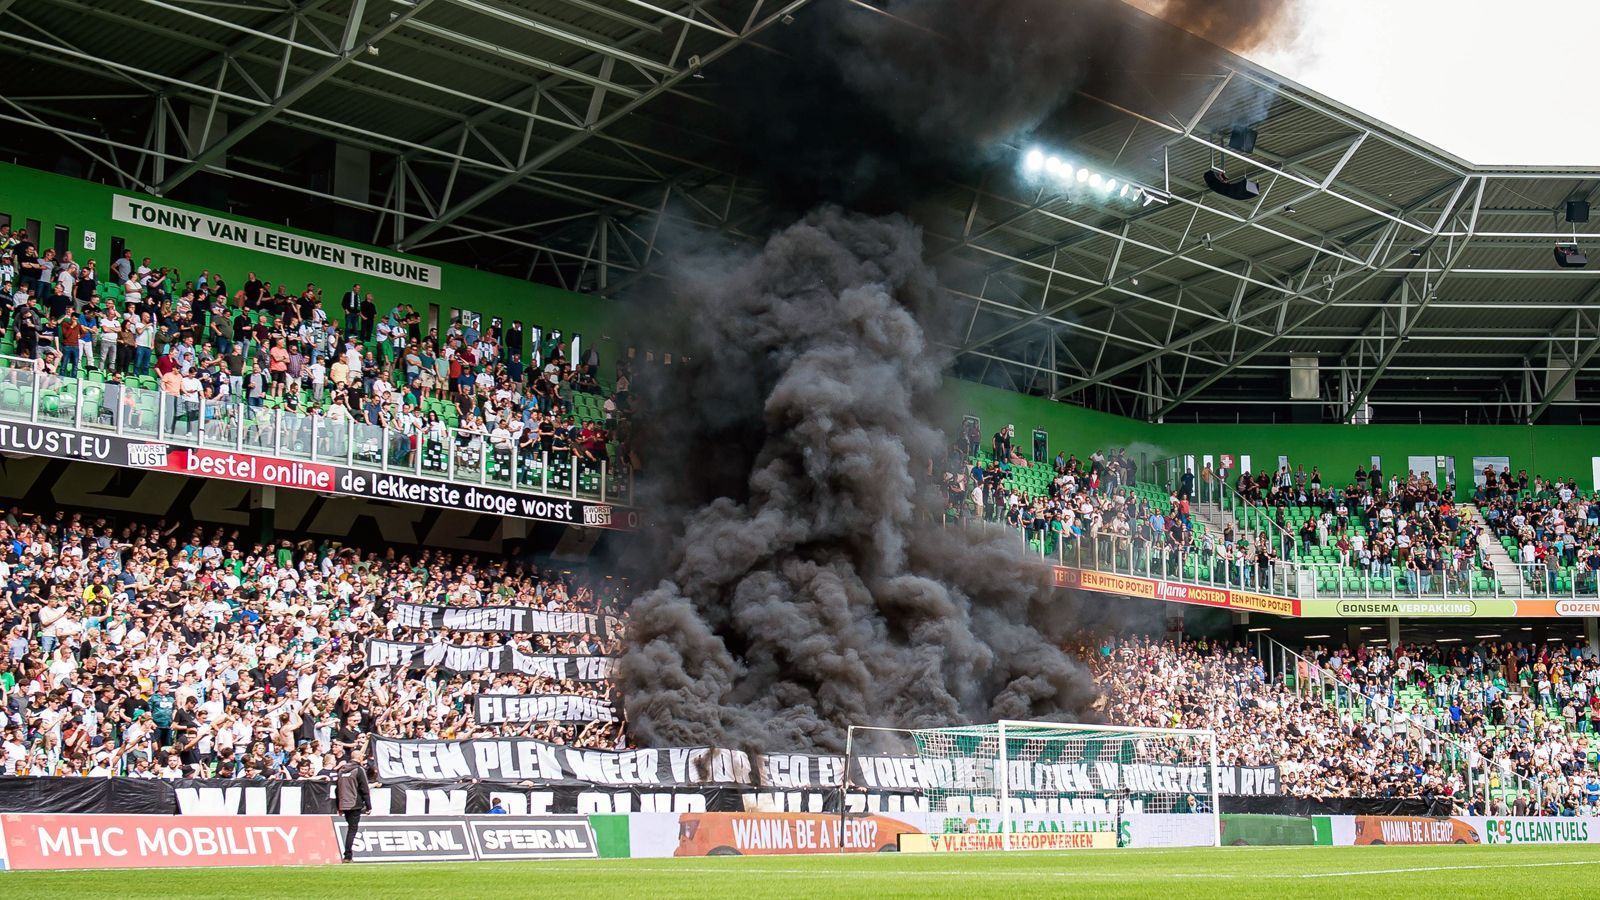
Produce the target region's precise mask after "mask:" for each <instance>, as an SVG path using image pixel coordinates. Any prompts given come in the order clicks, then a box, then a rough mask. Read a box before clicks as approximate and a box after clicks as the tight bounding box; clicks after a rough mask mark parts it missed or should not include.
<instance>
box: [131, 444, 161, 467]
mask: <svg viewBox="0 0 1600 900" xmlns="http://www.w3.org/2000/svg"><path fill="white" fill-rule="evenodd" d="M128 465H130V466H137V467H138V468H141V469H165V468H166V467H167V445H166V444H129V445H128Z"/></svg>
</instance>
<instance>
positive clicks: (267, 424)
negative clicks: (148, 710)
mask: <svg viewBox="0 0 1600 900" xmlns="http://www.w3.org/2000/svg"><path fill="white" fill-rule="evenodd" d="M0 420H11V421H21V422H32V423H38V424H42V425H53V426H56V427H59V428H71V429H74V430H82V431H86V432H96V431H100V432H110V433H115V434H118V435H127V436H135V437H145V438H149V439H152V440H156V441H162V442H165V443H170V444H177V445H182V446H193V447H201V448H210V449H216V450H223V451H226V450H231V451H235V452H242V453H252V454H258V455H262V456H272V457H279V458H283V459H294V460H304V461H308V462H320V463H326V464H331V465H344V466H351V467H355V468H366V469H373V470H376V471H384V472H401V473H410V474H413V475H420V476H425V477H433V478H438V479H441V480H446V481H451V482H457V483H464V484H478V485H490V486H494V487H498V488H503V489H507V490H514V491H526V492H528V493H530V494H539V495H546V496H559V497H574V498H584V499H597V500H600V501H602V502H615V503H627V502H629V501H630V500H631V499H632V496H633V474H632V472H630V471H628V470H627V468H626V467H621V466H613V465H611V464H610V463H609V462H608V461H606V460H600V461H597V462H594V463H590V462H586V461H585V460H583V459H581V458H580V456H579V455H578V454H577V453H576V452H568V453H557V454H552V453H546V452H542V451H541V452H534V451H532V450H529V449H527V448H518V447H514V446H512V445H511V444H510V443H509V442H505V441H502V442H499V443H497V442H496V440H495V438H494V436H493V435H492V434H491V433H489V432H485V431H480V430H473V429H467V428H449V427H434V428H432V429H431V430H428V429H425V430H422V431H420V432H411V431H405V430H400V429H398V428H394V427H385V426H383V425H373V424H369V423H366V422H362V421H357V420H356V419H354V418H352V417H351V416H350V415H349V414H347V413H346V411H344V409H343V408H342V407H338V408H335V409H334V410H333V411H332V414H328V413H315V412H304V411H294V410H290V409H287V408H282V407H269V406H266V405H265V404H264V403H263V404H259V405H258V404H255V403H251V402H244V401H236V400H233V399H231V398H230V399H225V400H222V401H216V400H208V399H206V398H204V397H199V398H192V399H191V398H185V397H184V396H182V395H174V394H169V393H167V392H165V391H162V390H160V389H158V388H149V387H136V386H133V385H130V384H127V383H124V382H119V381H116V380H102V379H100V378H97V377H95V376H89V377H85V378H69V377H65V376H61V375H53V374H49V373H46V372H44V371H43V370H42V369H41V368H40V367H39V366H38V365H37V364H36V363H35V362H34V361H33V360H29V359H23V358H19V357H0Z"/></svg>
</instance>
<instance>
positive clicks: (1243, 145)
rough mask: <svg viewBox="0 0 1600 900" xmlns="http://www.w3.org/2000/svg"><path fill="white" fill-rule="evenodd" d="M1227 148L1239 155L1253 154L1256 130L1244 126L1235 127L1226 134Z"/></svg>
mask: <svg viewBox="0 0 1600 900" xmlns="http://www.w3.org/2000/svg"><path fill="white" fill-rule="evenodd" d="M1228 147H1229V149H1232V150H1237V151H1239V152H1240V153H1253V152H1255V149H1256V130H1255V129H1254V128H1250V127H1247V126H1244V125H1235V126H1233V128H1232V129H1231V130H1230V131H1229V132H1228Z"/></svg>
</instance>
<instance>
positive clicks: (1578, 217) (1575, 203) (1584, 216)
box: [1567, 200, 1589, 224]
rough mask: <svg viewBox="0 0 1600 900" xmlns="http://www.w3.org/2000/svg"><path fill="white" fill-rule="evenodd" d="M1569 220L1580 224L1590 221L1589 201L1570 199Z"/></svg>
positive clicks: (1568, 203) (1568, 206) (1568, 204)
mask: <svg viewBox="0 0 1600 900" xmlns="http://www.w3.org/2000/svg"><path fill="white" fill-rule="evenodd" d="M1567 221H1568V222H1573V223H1578V224H1581V223H1584V222H1587V221H1589V201H1587V200H1568V201H1567Z"/></svg>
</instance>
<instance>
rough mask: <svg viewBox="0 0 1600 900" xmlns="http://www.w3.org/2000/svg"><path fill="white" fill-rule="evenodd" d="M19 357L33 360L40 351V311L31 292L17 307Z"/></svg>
mask: <svg viewBox="0 0 1600 900" xmlns="http://www.w3.org/2000/svg"><path fill="white" fill-rule="evenodd" d="M16 320H17V355H18V356H21V357H25V358H27V359H32V358H33V357H34V356H35V355H36V354H37V353H38V351H39V310H38V309H37V308H36V307H35V306H34V301H33V294H32V293H31V292H30V293H29V294H28V297H27V299H26V300H24V301H23V304H22V305H21V306H19V307H17V315H16Z"/></svg>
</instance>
